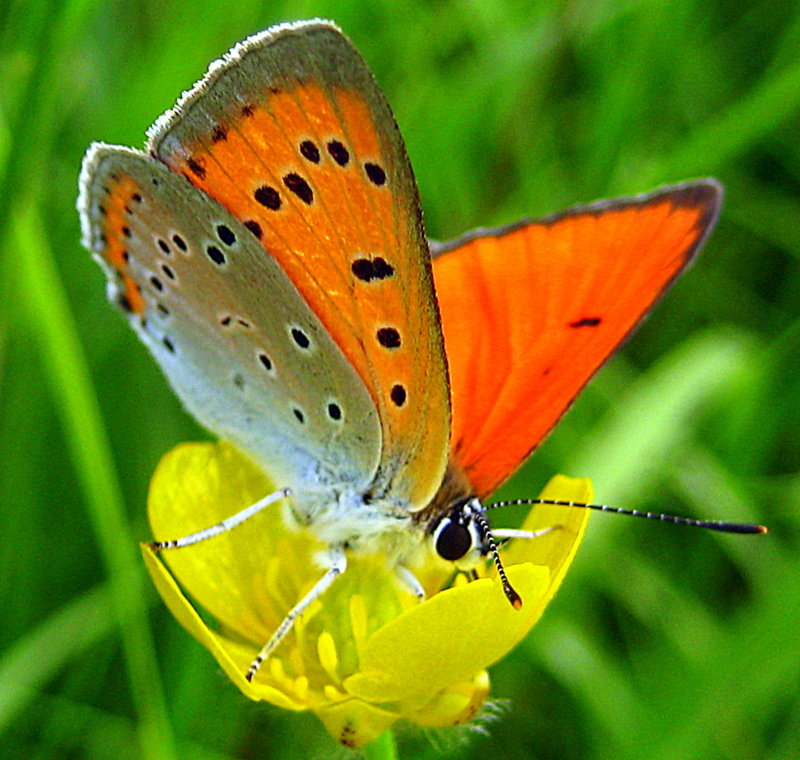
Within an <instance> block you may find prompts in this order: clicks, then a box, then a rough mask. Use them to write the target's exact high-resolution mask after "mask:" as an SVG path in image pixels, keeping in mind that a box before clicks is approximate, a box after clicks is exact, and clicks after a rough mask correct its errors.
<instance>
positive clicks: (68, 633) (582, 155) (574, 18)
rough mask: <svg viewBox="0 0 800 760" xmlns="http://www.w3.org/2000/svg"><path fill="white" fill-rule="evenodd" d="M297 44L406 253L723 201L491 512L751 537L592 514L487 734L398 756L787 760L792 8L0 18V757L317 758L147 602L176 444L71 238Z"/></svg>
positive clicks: (792, 525)
mask: <svg viewBox="0 0 800 760" xmlns="http://www.w3.org/2000/svg"><path fill="white" fill-rule="evenodd" d="M312 16H323V17H329V18H333V19H335V20H336V21H338V23H339V24H340V25H341V26H342V27H343V28H344V30H345V31H346V32H347V34H348V35H349V36H350V37H351V38H352V39H353V41H354V42H355V43H356V45H357V46H358V47H359V48H360V50H361V51H362V53H363V54H364V56H365V57H366V59H367V60H368V61H369V63H370V65H371V66H372V67H373V69H374V71H375V73H376V75H377V77H378V80H379V81H380V83H381V84H382V86H383V88H384V89H385V91H386V93H387V95H388V98H389V100H390V102H391V103H392V105H393V107H394V109H395V113H396V116H397V119H398V121H399V123H400V126H401V129H402V131H403V133H404V135H405V138H406V141H407V145H408V150H409V153H410V155H411V160H412V163H413V165H414V168H415V170H416V174H417V178H418V181H419V185H420V189H421V193H422V198H423V204H424V208H425V212H426V219H427V223H428V230H429V233H430V235H431V236H432V237H436V238H439V239H445V238H448V237H451V236H454V235H456V234H458V233H460V232H462V231H464V230H466V229H468V228H470V227H474V226H477V225H481V224H482V225H488V224H501V223H506V222H511V221H513V220H514V219H516V218H517V217H520V216H523V215H540V214H545V213H548V212H551V211H556V210H559V209H561V208H563V207H566V206H568V205H571V204H574V203H578V202H586V201H590V200H593V199H596V198H598V197H603V196H608V195H613V194H622V193H632V192H640V191H644V190H648V189H650V188H652V187H653V186H656V185H658V184H659V183H663V182H673V181H678V180H682V179H686V178H690V177H695V176H704V175H713V176H715V177H717V178H719V179H720V180H721V181H722V182H723V183H724V184H725V186H726V188H727V191H728V193H727V199H726V205H725V208H724V211H723V215H722V219H721V222H720V223H719V225H718V228H717V230H716V232H715V233H714V235H713V236H712V238H711V240H710V242H709V244H708V245H707V246H706V251H705V253H704V254H703V255H702V256H701V258H700V260H699V261H698V263H697V264H696V265H695V267H694V268H693V270H692V271H691V272H690V273H689V274H688V275H686V276H685V277H684V278H683V279H682V280H681V281H680V282H679V283H678V284H677V285H676V287H675V288H674V289H673V291H672V292H671V293H670V295H669V296H668V297H667V298H666V299H665V300H664V301H663V302H662V303H661V304H660V305H659V307H658V309H657V310H656V311H655V313H654V314H653V315H652V317H651V318H650V319H649V321H648V322H647V323H646V324H645V325H644V326H643V327H642V329H641V330H640V331H639V333H638V334H637V336H636V337H635V338H634V339H633V340H631V341H630V342H629V343H628V344H627V345H626V347H625V349H624V351H622V352H621V353H620V355H618V356H617V357H616V358H615V359H614V361H613V362H612V363H611V364H610V365H609V366H608V367H606V369H605V370H604V371H603V372H602V373H601V374H600V375H599V376H598V378H597V379H596V380H595V381H594V382H593V383H592V384H591V386H590V387H589V388H588V389H587V390H586V392H585V393H584V394H583V396H582V398H581V400H580V402H579V403H578V404H577V405H576V406H575V408H574V409H573V411H572V412H571V413H570V414H569V415H568V416H567V417H566V418H565V419H564V420H563V421H562V423H561V424H560V425H559V428H558V430H557V431H556V432H555V433H554V434H553V435H552V436H551V438H550V439H549V440H548V442H547V443H546V444H545V445H544V446H543V447H542V448H541V449H540V450H539V452H538V453H537V455H536V456H535V457H534V458H533V460H532V461H531V462H529V463H528V465H527V466H526V467H525V468H523V470H522V472H521V473H520V474H519V476H518V477H516V478H515V479H514V480H513V481H512V482H511V483H510V484H509V485H507V486H506V487H505V488H504V490H503V495H508V496H510V495H514V496H535V495H536V494H537V493H538V489H539V487H540V486H541V485H542V484H543V482H544V481H545V480H546V479H547V478H548V477H549V476H550V475H551V474H552V473H554V472H564V473H566V474H570V475H576V476H578V475H580V476H582V475H588V476H590V477H592V478H593V480H594V483H595V487H596V491H597V497H598V499H600V500H603V501H605V502H609V503H613V504H616V505H619V506H625V507H632V508H639V509H654V510H660V511H670V512H675V513H678V514H688V515H695V516H701V517H707V518H722V519H725V518H727V519H735V520H754V521H760V522H764V523H766V524H768V525H769V527H770V529H771V533H770V535H768V536H762V537H732V536H719V535H714V534H707V533H703V532H701V531H692V530H689V529H681V528H676V527H668V526H662V525H659V524H656V523H643V522H641V521H637V520H628V519H624V518H614V517H612V516H607V515H598V516H595V517H594V518H593V520H592V523H591V524H590V526H589V534H588V537H587V540H586V542H585V544H584V548H583V550H582V553H581V554H579V556H578V559H577V561H576V563H575V566H574V568H573V571H572V572H571V574H570V575H569V576H568V577H567V580H566V582H565V584H564V588H563V590H562V591H561V592H560V594H559V596H558V597H557V599H556V600H555V602H554V604H553V605H552V606H551V607H550V609H549V610H548V612H547V614H546V615H545V618H544V620H543V621H542V623H541V624H540V625H539V626H538V627H537V628H535V629H534V631H533V633H532V634H531V636H530V637H529V638H528V640H527V641H526V642H525V643H524V644H522V645H521V646H520V647H519V648H518V649H517V650H516V651H515V652H514V653H513V654H512V655H511V656H509V657H508V658H507V659H506V660H505V661H503V662H502V663H500V664H499V665H497V666H496V667H495V668H493V671H492V675H493V682H494V691H493V693H494V695H495V697H497V698H499V699H501V700H503V709H502V710H501V717H500V718H499V720H497V721H496V722H494V723H493V724H492V725H491V726H490V727H489V731H488V734H472V735H471V738H469V741H467V742H466V743H463V741H462V740H463V732H461V733H454V734H451V733H444V734H437V735H435V736H433V737H427V736H423V735H421V734H417V733H414V732H405V733H403V732H401V734H400V737H399V749H400V754H401V756H402V757H416V758H427V757H434V756H436V753H437V749H436V748H437V747H438V748H442V747H443V748H445V749H446V750H447V752H448V753H449V754H450V755H451V756H452V757H460V758H461V757H463V758H478V757H504V758H560V759H564V758H608V757H613V758H616V759H617V760H624V759H625V758H637V759H638V758H649V759H652V760H655V759H657V758H664V759H668V758H670V759H671V758H735V759H737V760H738V759H740V758H741V759H747V758H754V759H755V758H758V759H759V760H761V759H763V758H774V759H777V758H797V757H800V700H798V696H797V692H798V690H799V689H800V589H798V580H799V579H800V554H799V553H798V535H800V534H799V533H798V526H799V524H800V518H798V512H797V509H796V504H797V502H798V498H800V477H798V471H799V469H800V424H799V423H800V404H798V399H800V372H798V346H799V345H800V319H798V318H799V317H800V304H799V303H798V301H799V300H800V298H799V296H800V196H798V189H800V140H798V137H799V136H800V130H799V127H800V12H799V11H798V4H797V3H792V2H788V0H787V1H784V2H781V1H780V0H778V1H777V2H772V3H752V2H750V3H748V2H736V1H728V0H724V1H723V0H718V1H717V2H713V1H711V2H709V1H708V0H704V1H703V2H701V1H700V0H676V1H675V2H670V3H664V2H660V1H658V0H621V1H620V0H606V1H605V2H597V1H594V2H593V1H591V0H572V1H567V0H565V1H563V2H555V1H553V2H535V3H534V2H523V1H522V0H518V1H517V2H512V1H510V0H509V1H508V2H501V1H499V0H498V1H497V2H490V1H489V0H472V1H469V0H462V1H461V2H455V1H448V0H438V1H437V2H423V1H422V0H402V1H401V2H398V1H397V0H380V1H377V2H372V3H369V4H367V3H361V2H344V0H342V1H341V2H334V1H333V0H319V1H318V2H312V1H310V0H309V1H308V2H278V1H274V2H269V3H264V2H261V3H258V2H251V1H250V0H236V1H235V2H215V3H208V4H198V3H194V2H189V1H188V0H139V1H138V2H90V1H89V0H75V2H65V3H61V2H46V1H45V0H40V1H39V2H25V1H24V0H5V2H4V3H3V4H2V5H0V251H2V258H1V259H0V441H2V443H1V444H0V447H1V449H0V450H2V459H0V599H2V607H3V610H2V614H1V615H0V756H1V757H2V758H26V759H30V758H37V759H38V758H41V759H45V758H114V759H115V760H118V759H119V758H139V757H148V758H166V759H169V758H175V757H192V758H208V759H210V760H223V758H233V757H235V758H290V757H291V758H297V757H318V756H328V755H329V753H330V752H331V751H333V752H334V753H335V752H336V750H335V748H334V745H333V744H332V742H331V740H330V739H329V738H328V737H327V735H325V734H324V733H323V730H322V729H321V727H319V726H318V724H317V723H316V720H315V719H314V718H313V717H312V716H308V715H294V714H289V713H283V712H280V711H279V710H277V709H276V708H272V707H269V706H264V705H258V704H254V703H250V702H248V701H247V700H246V699H245V698H244V697H242V696H241V695H240V694H239V693H238V691H236V689H235V688H234V687H233V686H232V685H231V684H230V683H228V682H227V680H226V679H225V677H224V676H223V675H222V674H221V673H220V672H219V670H218V668H217V667H216V665H215V664H214V663H213V661H212V659H211V657H210V656H209V655H208V654H207V653H206V652H205V650H203V649H202V648H201V647H200V646H199V645H198V644H196V643H195V642H194V641H193V640H191V639H190V638H189V636H188V635H187V634H186V633H185V632H184V631H183V630H182V629H181V628H180V627H179V626H178V624H177V623H176V622H175V621H174V620H173V619H172V618H171V616H170V615H169V613H168V612H167V611H166V609H165V608H164V607H163V606H162V604H161V603H160V602H159V601H158V600H157V599H156V594H155V592H154V591H153V590H152V588H151V587H150V585H149V581H147V579H145V578H144V575H143V568H142V566H141V562H140V560H139V557H138V553H137V549H136V542H137V541H139V540H144V539H146V538H148V537H149V534H148V528H147V525H146V520H145V506H144V505H145V496H146V489H147V484H148V479H149V477H150V475H151V473H152V471H153V469H154V467H155V465H156V463H157V462H158V460H159V457H160V456H161V455H162V454H163V453H165V452H166V451H167V450H168V449H169V448H170V447H171V446H173V445H174V444H175V443H177V442H179V441H183V440H191V439H198V438H201V437H203V436H204V434H203V433H202V432H201V431H199V430H198V428H197V427H196V426H195V425H194V424H193V422H192V421H191V420H190V419H189V418H188V417H187V416H186V415H185V414H184V413H183V412H182V410H181V408H180V406H179V404H178V402H177V401H176V399H175V398H174V397H173V395H172V394H171V392H170V391H169V390H168V388H167V386H166V383H165V382H164V380H163V379H162V377H161V376H160V374H159V372H158V370H157V368H156V366H155V364H154V362H153V361H152V360H151V359H150V357H149V356H148V355H147V354H146V352H145V350H144V348H143V347H142V346H141V345H139V343H138V341H137V340H136V338H135V336H134V334H133V332H132V331H131V330H130V329H129V328H128V327H127V326H126V324H125V321H124V320H123V319H122V318H120V316H119V315H117V314H116V313H114V312H113V311H112V310H111V309H110V308H109V307H108V305H107V304H106V303H105V299H104V293H103V291H104V288H103V278H102V275H101V273H100V271H99V269H98V268H97V266H96V265H95V264H94V263H92V261H91V260H90V258H89V256H88V254H87V253H86V252H85V251H84V250H82V248H81V247H80V244H79V230H78V220H77V215H76V213H75V210H74V205H75V196H76V182H77V174H78V169H79V166H80V160H81V157H82V154H83V151H84V150H85V148H86V146H87V144H88V143H89V142H90V141H92V140H104V141H108V142H113V143H120V144H123V145H134V146H140V145H141V144H142V142H143V133H144V130H145V128H146V127H147V126H148V125H149V124H150V123H151V122H152V121H153V120H154V119H155V118H156V117H157V116H158V115H159V114H160V113H161V112H162V111H163V110H165V109H166V108H168V107H170V106H171V105H172V103H173V102H174V100H175V98H176V97H177V96H178V94H179V93H180V92H181V91H182V90H183V89H186V88H187V87H188V86H189V85H190V84H191V83H192V82H194V81H195V80H196V79H197V78H199V77H200V76H201V74H202V73H203V72H204V71H205V68H206V65H207V64H208V63H209V61H211V60H212V59H214V58H216V57H218V56H219V55H220V54H222V53H223V52H224V51H225V50H226V49H227V48H228V47H229V46H230V45H232V44H233V43H235V42H236V41H238V40H240V39H241V38H243V37H245V36H246V35H248V34H250V33H253V32H255V31H258V30H260V29H262V28H264V27H266V26H268V25H270V24H272V23H276V22H279V21H283V20H290V19H299V18H309V17H312ZM533 297H535V294H533ZM474 624H476V625H479V624H480V621H474ZM505 700H507V701H505ZM332 748H333V749H332Z"/></svg>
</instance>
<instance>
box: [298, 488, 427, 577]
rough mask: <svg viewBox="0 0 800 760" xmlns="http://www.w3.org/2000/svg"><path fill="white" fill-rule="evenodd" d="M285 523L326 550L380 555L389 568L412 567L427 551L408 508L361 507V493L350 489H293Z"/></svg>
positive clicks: (421, 530) (364, 503) (423, 534)
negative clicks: (308, 534)
mask: <svg viewBox="0 0 800 760" xmlns="http://www.w3.org/2000/svg"><path fill="white" fill-rule="evenodd" d="M284 519H285V520H286V521H287V524H288V525H289V526H293V527H302V528H305V529H307V530H309V531H311V532H312V533H313V534H314V536H316V537H317V538H318V539H319V540H320V541H323V542H325V543H327V544H329V545H330V546H341V547H343V548H345V549H346V550H348V551H350V552H356V553H359V554H378V553H380V554H383V555H385V556H386V557H387V558H388V559H389V561H390V562H391V563H392V564H407V563H409V562H411V563H413V561H414V559H415V558H416V555H418V554H419V553H420V551H421V550H427V551H429V550H430V546H429V544H430V541H429V540H426V538H427V536H426V532H425V528H424V526H423V525H420V524H419V523H418V522H417V521H415V520H414V519H413V516H412V513H411V511H410V510H409V509H408V507H403V506H401V505H399V504H397V503H396V502H395V501H391V502H390V501H389V500H387V499H376V500H375V501H371V502H370V501H365V499H364V493H363V490H361V489H356V488H354V487H353V486H352V485H347V484H342V485H341V486H338V487H335V486H327V487H321V488H302V489H294V490H292V495H291V496H290V497H289V499H288V500H287V502H286V507H285V509H284Z"/></svg>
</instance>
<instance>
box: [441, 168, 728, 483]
mask: <svg viewBox="0 0 800 760" xmlns="http://www.w3.org/2000/svg"><path fill="white" fill-rule="evenodd" d="M720 197H721V189H720V187H719V186H718V185H717V184H716V183H715V182H713V181H710V180H709V181H699V182H695V183H688V184H686V185H682V186H676V187H673V188H667V189H664V190H663V191H660V192H658V191H657V192H656V193H654V194H652V195H649V196H645V197H640V198H631V199H622V200H620V201H615V202H609V203H600V204H596V205H594V206H588V207H584V208H578V209H575V210H573V211H570V212H567V213H566V214H564V215H561V216H558V217H553V218H551V219H549V220H545V221H543V222H533V223H522V224H518V225H513V226H512V227H509V228H505V229H500V230H489V231H485V232H483V231H478V233H476V234H473V235H470V236H468V237H467V238H465V239H464V240H461V241H455V242H454V243H451V244H447V245H444V246H438V247H437V246H434V254H435V255H437V254H438V255H437V258H435V259H434V267H433V272H434V281H435V283H436V289H437V294H438V298H439V308H440V311H441V319H442V327H443V330H444V336H445V346H446V349H447V356H448V362H449V366H450V383H451V393H452V406H453V437H452V452H453V456H454V457H455V459H456V460H457V462H458V463H459V464H460V465H461V467H462V468H463V469H464V470H465V472H466V474H467V477H468V479H469V481H470V483H471V485H472V486H473V488H474V489H475V491H476V493H477V494H478V495H479V496H482V497H483V496H486V495H488V494H489V493H491V492H492V491H493V490H494V489H495V488H496V487H497V486H498V485H499V484H500V483H501V482H502V481H503V480H505V479H506V478H507V477H508V476H509V475H511V474H512V473H513V472H514V470H515V469H516V468H517V467H518V466H519V464H520V462H521V461H522V460H523V459H525V457H526V456H527V455H528V454H529V453H530V452H531V451H532V450H533V449H534V448H535V447H536V446H537V445H538V444H539V443H540V442H541V441H542V439H543V438H544V437H545V435H546V434H547V433H548V431H549V430H550V429H551V428H552V427H553V425H554V424H555V423H556V422H557V421H558V419H559V418H560V417H561V415H562V414H563V413H564V412H565V411H566V409H567V408H568V407H569V405H570V403H571V402H572V400H573V399H574V398H575V396H576V395H577V393H578V392H579V391H580V389H581V388H582V387H583V386H584V385H585V384H586V382H587V381H588V380H589V379H590V378H591V377H592V375H593V374H594V373H595V371H596V370H597V369H598V368H599V367H600V366H601V365H602V364H603V362H604V361H605V360H606V359H607V358H608V357H609V356H610V355H611V354H612V353H613V352H614V350H615V349H616V348H617V347H618V346H619V344H620V342H621V341H622V340H623V339H624V338H625V336H626V335H628V333H629V332H630V331H631V330H632V329H633V328H634V327H635V325H636V324H637V323H638V322H639V320H640V319H641V318H642V316H643V315H644V314H645V313H646V312H647V310H648V309H649V308H650V307H651V306H652V305H653V303H654V302H655V301H656V300H657V299H658V297H659V296H660V295H661V294H662V293H663V291H664V290H665V288H666V287H667V286H668V285H669V284H670V282H671V281H672V280H673V279H674V278H675V276H676V275H677V274H679V273H680V271H681V270H682V269H683V268H684V267H685V266H686V264H687V263H688V262H689V261H690V260H691V258H692V256H693V254H694V253H695V252H696V251H697V250H698V247H699V245H700V243H701V242H702V240H703V239H704V237H705V236H706V234H707V233H708V232H709V231H710V228H711V226H712V225H713V223H714V221H715V219H716V216H717V213H718V209H719V203H720Z"/></svg>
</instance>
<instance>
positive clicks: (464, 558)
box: [428, 497, 488, 569]
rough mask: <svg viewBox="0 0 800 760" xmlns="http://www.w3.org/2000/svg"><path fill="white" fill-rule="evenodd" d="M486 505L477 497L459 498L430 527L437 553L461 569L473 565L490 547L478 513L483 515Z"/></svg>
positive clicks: (483, 523) (483, 522) (484, 522)
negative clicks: (477, 518) (482, 504)
mask: <svg viewBox="0 0 800 760" xmlns="http://www.w3.org/2000/svg"><path fill="white" fill-rule="evenodd" d="M482 513H483V507H482V506H481V503H480V501H478V499H477V498H475V497H467V498H465V499H461V500H460V501H457V502H455V503H454V504H453V505H452V506H451V507H450V509H448V510H447V511H446V512H444V513H443V514H441V515H439V516H438V517H437V518H435V519H434V520H433V521H432V522H431V524H430V526H429V528H428V530H429V532H430V534H431V538H432V540H433V546H434V549H435V550H436V553H437V554H438V555H439V556H440V557H441V558H442V559H446V560H448V561H449V562H454V563H455V564H456V567H458V568H459V569H469V568H472V567H474V566H475V565H476V564H477V562H478V561H479V560H480V559H481V558H482V557H484V556H486V553H487V551H488V548H487V546H486V541H485V536H484V531H483V529H482V525H485V524H486V521H485V520H482V521H481V522H478V521H477V520H476V515H478V514H480V515H481V517H482V516H483V514H482Z"/></svg>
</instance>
